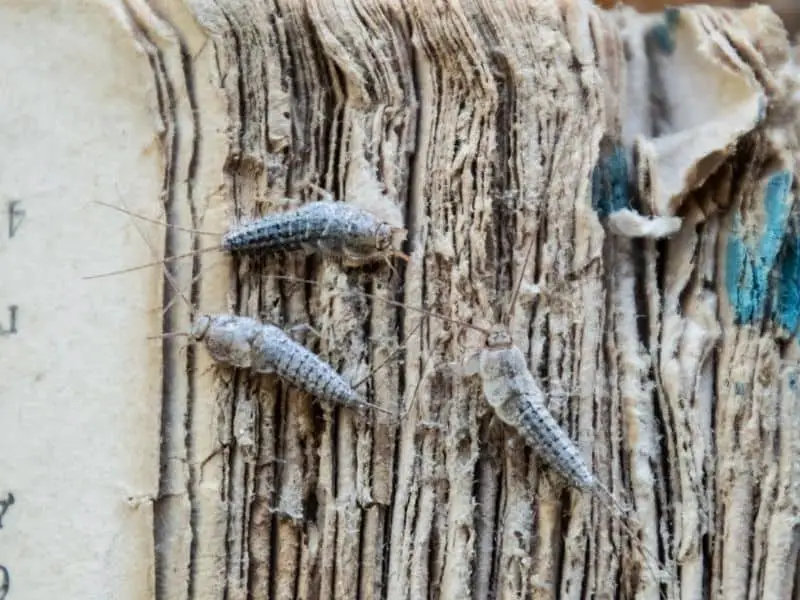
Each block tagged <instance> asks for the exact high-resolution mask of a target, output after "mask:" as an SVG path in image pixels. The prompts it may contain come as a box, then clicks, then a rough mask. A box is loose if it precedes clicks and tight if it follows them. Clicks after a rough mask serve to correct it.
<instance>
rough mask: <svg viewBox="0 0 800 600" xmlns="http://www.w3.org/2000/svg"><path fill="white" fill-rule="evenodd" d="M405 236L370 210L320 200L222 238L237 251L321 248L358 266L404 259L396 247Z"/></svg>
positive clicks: (229, 248)
mask: <svg viewBox="0 0 800 600" xmlns="http://www.w3.org/2000/svg"><path fill="white" fill-rule="evenodd" d="M405 234H406V230H405V229H401V228H398V227H392V226H391V225H389V223H386V222H385V221H381V220H380V219H378V218H377V217H376V216H375V215H373V214H372V213H369V212H367V211H365V210H362V209H360V208H356V207H355V206H352V205H349V204H346V203H344V202H334V201H329V200H321V201H318V202H310V203H308V204H304V205H302V206H301V207H299V208H297V209H295V210H292V211H288V212H283V213H274V214H270V215H266V216H264V217H261V218H260V219H256V220H255V221H251V222H249V223H245V224H243V225H238V226H236V227H233V228H232V229H231V230H230V231H228V233H226V234H225V235H224V236H223V238H222V248H223V249H224V250H226V251H227V252H232V253H234V252H241V253H244V252H247V253H252V252H264V253H272V252H279V251H292V250H305V251H307V252H309V253H313V252H320V253H322V254H327V255H330V256H335V257H338V258H341V259H342V261H343V262H344V263H345V264H346V265H351V266H354V265H362V264H365V263H368V262H371V261H375V260H379V259H388V258H389V257H391V256H400V257H405V255H404V254H402V253H401V252H399V251H397V250H395V249H394V244H395V243H396V241H402V239H404V238H405Z"/></svg>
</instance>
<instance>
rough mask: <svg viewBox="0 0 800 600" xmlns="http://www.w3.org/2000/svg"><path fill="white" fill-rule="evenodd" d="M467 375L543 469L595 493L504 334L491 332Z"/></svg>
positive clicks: (570, 444) (586, 472)
mask: <svg viewBox="0 0 800 600" xmlns="http://www.w3.org/2000/svg"><path fill="white" fill-rule="evenodd" d="M467 373H468V374H479V375H480V378H481V382H482V387H483V394H484V396H485V398H486V402H487V403H488V404H489V406H491V407H492V409H493V410H494V413H495V414H496V415H497V417H498V418H499V419H500V420H501V421H503V422H504V423H506V424H508V425H510V426H511V427H513V428H514V429H515V430H516V431H517V432H518V433H519V434H520V435H521V436H522V438H523V439H524V440H525V441H526V442H527V443H528V444H530V446H531V448H532V449H533V450H534V452H535V453H536V455H537V456H538V457H539V458H540V459H541V460H542V461H543V462H544V463H545V464H546V465H547V466H549V467H550V468H551V469H553V470H554V471H555V472H556V473H558V474H559V475H561V476H562V477H563V478H564V479H566V480H567V481H568V482H569V483H570V485H572V486H574V487H576V488H578V489H580V490H591V489H592V488H594V486H595V478H594V476H593V475H592V473H591V472H590V471H589V468H588V467H587V465H586V463H585V462H584V460H583V458H582V457H581V455H580V452H579V451H578V448H577V447H576V446H575V444H574V443H573V442H572V440H571V439H570V438H569V436H568V435H567V433H566V432H565V431H564V430H563V429H562V428H561V427H560V426H559V425H558V423H557V422H556V420H555V419H554V418H553V416H552V415H551V414H550V411H549V410H547V407H546V406H545V405H544V402H543V397H544V394H543V393H542V390H541V388H539V385H538V384H537V383H536V380H535V379H534V377H533V375H532V374H531V372H530V369H529V368H528V365H527V362H526V360H525V356H524V355H523V354H522V351H521V350H520V349H519V348H517V347H516V346H514V345H513V343H512V342H511V337H510V336H509V335H508V333H506V332H505V331H504V330H500V329H498V330H496V331H494V332H492V333H491V334H490V335H489V338H488V340H487V344H486V347H485V348H483V349H482V350H480V351H479V352H477V353H475V354H474V355H473V356H472V358H471V360H470V362H469V363H468V369H467Z"/></svg>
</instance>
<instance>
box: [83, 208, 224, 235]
mask: <svg viewBox="0 0 800 600" xmlns="http://www.w3.org/2000/svg"><path fill="white" fill-rule="evenodd" d="M91 202H92V203H93V204H99V205H100V206H105V207H106V208H111V209H114V210H117V211H119V212H121V213H124V214H126V215H128V216H130V217H133V218H134V219H139V220H141V221H146V222H148V223H153V224H155V225H161V226H162V227H167V228H169V229H175V230H177V231H185V232H187V233H196V234H198V235H214V236H219V235H221V234H220V233H218V232H216V231H203V230H202V229H192V228H191V227H181V226H180V225H174V224H171V223H167V222H166V221H160V220H159V219H151V218H150V217H145V216H144V215H140V214H138V213H135V212H133V211H132V210H129V209H127V208H124V207H122V206H117V205H116V204H111V203H110V202H103V201H102V200H92V201H91Z"/></svg>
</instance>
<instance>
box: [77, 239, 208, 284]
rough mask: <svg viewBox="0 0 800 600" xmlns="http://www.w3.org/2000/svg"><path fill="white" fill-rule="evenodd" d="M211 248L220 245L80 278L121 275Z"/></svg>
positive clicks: (194, 254) (162, 264) (160, 264)
mask: <svg viewBox="0 0 800 600" xmlns="http://www.w3.org/2000/svg"><path fill="white" fill-rule="evenodd" d="M213 250H221V247H220V246H209V247H208V248H201V249H200V250H193V251H191V252H186V253H184V254H175V255H174V256H168V257H166V258H162V259H161V260H157V261H154V262H150V263H145V264H143V265H137V266H135V267H127V268H125V269H119V270H117V271H110V272H108V273H96V274H94V275H84V276H83V277H81V279H102V278H103V277H111V276H113V275H123V274H125V273H133V272H135V271H141V270H143V269H149V268H150V267H160V266H164V265H165V264H168V263H170V262H173V261H176V260H180V259H182V258H188V257H190V256H196V255H198V254H202V253H204V252H211V251H213Z"/></svg>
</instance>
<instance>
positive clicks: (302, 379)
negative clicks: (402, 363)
mask: <svg viewBox="0 0 800 600" xmlns="http://www.w3.org/2000/svg"><path fill="white" fill-rule="evenodd" d="M252 368H253V370H254V371H267V372H270V371H274V372H275V374H277V375H278V376H279V377H281V378H282V379H286V380H287V381H289V382H290V383H292V384H293V385H295V386H297V387H298V388H300V389H301V390H303V391H305V392H308V393H309V394H311V395H312V396H315V397H317V398H320V399H322V400H327V401H329V402H333V403H336V404H341V405H344V406H349V407H356V406H358V405H359V404H360V401H359V398H358V395H357V394H356V392H355V391H354V390H353V389H352V388H351V387H350V386H349V385H348V384H347V382H346V381H345V380H344V379H342V377H341V376H340V375H339V374H338V373H337V372H336V371H334V369H333V367H331V366H330V365H329V364H328V363H326V362H324V361H323V360H321V359H320V358H319V357H318V356H317V355H316V354H314V353H313V352H311V351H309V350H308V349H306V348H305V347H304V346H301V345H300V344H298V343H297V342H295V341H294V340H292V339H291V338H290V337H289V336H287V335H286V334H285V333H284V332H283V331H282V330H281V329H280V328H278V327H275V326H274V325H269V324H266V325H264V326H263V329H262V331H261V333H259V335H257V336H256V338H255V339H254V340H253V367H252Z"/></svg>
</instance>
